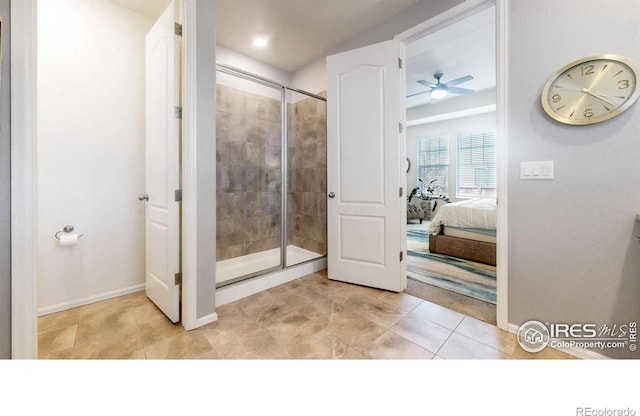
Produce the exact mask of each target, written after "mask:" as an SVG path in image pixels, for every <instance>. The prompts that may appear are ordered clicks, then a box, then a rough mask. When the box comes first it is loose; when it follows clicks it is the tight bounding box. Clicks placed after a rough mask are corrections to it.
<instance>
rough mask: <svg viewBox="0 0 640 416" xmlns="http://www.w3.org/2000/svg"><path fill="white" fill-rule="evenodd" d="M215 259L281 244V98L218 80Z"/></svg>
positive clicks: (241, 254) (231, 256)
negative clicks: (228, 85) (251, 91)
mask: <svg viewBox="0 0 640 416" xmlns="http://www.w3.org/2000/svg"><path fill="white" fill-rule="evenodd" d="M216 101H217V110H216V141H217V150H216V161H217V167H216V171H217V172H216V185H217V248H216V255H217V256H216V257H217V260H225V259H229V258H233V257H238V256H243V255H246V254H252V253H257V252H260V251H264V250H269V249H272V248H277V247H280V243H281V237H280V222H281V221H280V208H281V205H282V204H281V193H280V190H281V186H280V171H281V137H282V125H281V122H282V121H281V120H282V118H281V113H282V111H281V103H280V101H278V100H274V99H272V98H267V97H263V96H260V95H258V94H252V93H247V92H244V91H241V90H238V89H234V88H229V87H226V86H224V85H221V84H218V85H217V94H216Z"/></svg>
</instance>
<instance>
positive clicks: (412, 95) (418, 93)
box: [406, 91, 431, 98]
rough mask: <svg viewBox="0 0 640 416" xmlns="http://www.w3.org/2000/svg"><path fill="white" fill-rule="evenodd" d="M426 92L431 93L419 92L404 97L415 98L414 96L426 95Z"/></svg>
mask: <svg viewBox="0 0 640 416" xmlns="http://www.w3.org/2000/svg"><path fill="white" fill-rule="evenodd" d="M428 92H431V91H420V92H417V93H415V94H411V95H407V97H406V98H411V97H415V96H416V95H420V94H426V93H428Z"/></svg>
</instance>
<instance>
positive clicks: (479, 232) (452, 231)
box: [442, 226, 496, 243]
mask: <svg viewBox="0 0 640 416" xmlns="http://www.w3.org/2000/svg"><path fill="white" fill-rule="evenodd" d="M442 234H444V235H448V236H450V237H458V238H466V239H467V240H474V241H484V242H485V243H495V242H496V231H495V230H485V229H482V228H458V227H449V226H444V227H442Z"/></svg>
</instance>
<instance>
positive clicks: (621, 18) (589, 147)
mask: <svg viewBox="0 0 640 416" xmlns="http://www.w3.org/2000/svg"><path fill="white" fill-rule="evenodd" d="M506 3H507V4H508V13H509V22H508V23H509V33H508V44H509V50H508V54H509V55H508V58H509V60H508V71H509V78H508V84H507V87H508V105H507V110H508V114H507V122H508V125H507V128H508V131H507V140H508V168H509V179H508V190H509V193H508V195H509V196H508V198H509V320H510V322H511V323H512V324H516V325H520V324H522V323H523V322H525V321H527V320H530V319H536V320H539V321H541V322H550V323H596V324H603V323H608V324H609V325H610V326H612V325H614V324H618V325H622V324H626V323H629V321H632V320H635V321H637V320H638V318H639V317H640V242H638V240H637V239H636V236H637V235H640V224H639V223H640V222H639V221H637V220H636V219H635V216H636V212H638V210H640V192H639V189H640V188H639V186H638V184H639V183H640V168H639V164H638V161H640V140H638V126H639V125H640V104H639V103H636V104H635V105H634V106H633V107H631V108H630V109H629V110H628V111H626V112H625V113H623V114H622V115H620V116H618V117H616V118H614V119H612V120H609V121H606V122H603V123H600V124H596V125H592V126H567V125H564V124H560V123H558V122H556V121H554V120H552V119H550V118H549V117H548V116H547V115H546V114H545V113H544V111H543V110H542V108H541V105H540V93H541V89H542V87H543V86H544V84H545V82H546V81H547V79H548V77H550V76H551V75H552V74H553V73H554V72H555V71H556V70H557V69H558V68H560V67H562V66H564V65H565V64H567V63H569V62H571V61H573V60H576V59H578V58H581V57H584V56H589V55H593V54H597V53H612V54H620V55H625V56H628V57H630V58H632V59H633V60H635V61H636V62H640V48H639V47H638V45H640V31H639V30H638V22H640V7H638V3H637V1H636V0H617V1H615V2H614V4H612V2H606V1H601V0H564V1H556V0H539V1H535V2H528V1H512V2H506ZM551 11H553V12H551ZM567 16H571V19H570V21H568V20H567ZM541 51H544V52H543V53H542V52H541ZM532 56H536V59H535V65H532V59H531V58H532ZM535 160H553V161H555V179H554V180H551V181H524V180H520V178H519V166H520V162H522V161H535ZM598 352H599V353H601V354H605V355H610V356H614V357H628V358H631V357H634V358H640V352H638V351H636V352H631V351H629V350H628V349H624V350H622V349H621V350H612V349H609V350H604V351H598Z"/></svg>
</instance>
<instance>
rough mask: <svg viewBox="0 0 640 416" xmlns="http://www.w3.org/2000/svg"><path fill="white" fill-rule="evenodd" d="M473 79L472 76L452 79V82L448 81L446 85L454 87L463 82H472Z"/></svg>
mask: <svg viewBox="0 0 640 416" xmlns="http://www.w3.org/2000/svg"><path fill="white" fill-rule="evenodd" d="M472 79H473V77H472V76H471V75H467V76H464V77H460V78H456V79H452V80H451V81H447V82H445V83H444V85H446V86H447V87H453V86H454V85H458V84H462V83H463V82H467V81H471V80H472Z"/></svg>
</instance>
